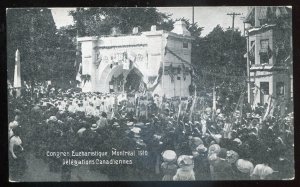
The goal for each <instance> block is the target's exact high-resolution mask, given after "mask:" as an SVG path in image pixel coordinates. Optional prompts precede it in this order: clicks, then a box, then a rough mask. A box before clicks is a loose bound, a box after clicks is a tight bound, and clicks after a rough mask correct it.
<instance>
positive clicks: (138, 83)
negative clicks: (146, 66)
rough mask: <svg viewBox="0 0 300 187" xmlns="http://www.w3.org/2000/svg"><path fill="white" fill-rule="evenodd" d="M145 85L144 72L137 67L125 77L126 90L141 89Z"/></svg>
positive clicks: (134, 90)
mask: <svg viewBox="0 0 300 187" xmlns="http://www.w3.org/2000/svg"><path fill="white" fill-rule="evenodd" d="M143 85H144V82H143V74H142V73H141V72H140V71H139V70H138V69H137V68H133V69H131V70H130V71H129V73H128V74H127V76H126V78H125V83H124V91H125V92H136V91H140V89H142V88H141V87H142V86H143Z"/></svg>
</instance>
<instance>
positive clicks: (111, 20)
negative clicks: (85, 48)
mask: <svg viewBox="0 0 300 187" xmlns="http://www.w3.org/2000/svg"><path fill="white" fill-rule="evenodd" d="M70 15H72V16H73V19H74V21H75V24H76V26H77V28H78V32H79V35H80V36H99V35H108V34H110V32H111V28H113V27H118V28H119V29H120V30H121V32H122V33H123V34H129V33H131V32H132V29H133V27H139V28H140V31H147V30H150V28H151V26H152V25H157V27H158V29H166V30H169V29H171V28H172V27H173V22H172V20H170V18H169V17H170V15H166V14H164V13H160V12H158V11H157V9H156V8H119V7H116V8H77V9H76V10H75V11H70Z"/></svg>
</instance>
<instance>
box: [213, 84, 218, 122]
mask: <svg viewBox="0 0 300 187" xmlns="http://www.w3.org/2000/svg"><path fill="white" fill-rule="evenodd" d="M216 100H217V99H216V87H215V83H214V87H213V108H212V109H213V116H212V118H213V119H214V118H215V114H216V110H217V101H216Z"/></svg>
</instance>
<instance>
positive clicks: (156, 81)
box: [147, 62, 163, 91]
mask: <svg viewBox="0 0 300 187" xmlns="http://www.w3.org/2000/svg"><path fill="white" fill-rule="evenodd" d="M162 74H163V63H162V62H160V67H159V69H158V76H157V77H156V79H155V81H154V82H153V83H152V84H151V85H149V84H148V85H147V90H148V91H153V90H155V88H156V87H157V85H158V84H159V83H160V82H161V78H162Z"/></svg>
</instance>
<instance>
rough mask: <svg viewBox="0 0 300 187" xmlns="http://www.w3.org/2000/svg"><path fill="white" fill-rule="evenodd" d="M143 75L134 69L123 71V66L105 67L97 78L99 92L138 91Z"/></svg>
mask: <svg viewBox="0 0 300 187" xmlns="http://www.w3.org/2000/svg"><path fill="white" fill-rule="evenodd" d="M143 77H144V75H143V74H142V73H141V71H140V70H139V69H137V68H136V67H132V68H130V69H124V67H123V65H122V64H120V65H114V66H110V65H107V66H106V67H105V68H104V69H103V71H102V73H101V75H100V76H99V80H98V81H99V84H98V85H99V86H100V87H101V92H106V93H109V92H123V91H125V92H132V91H138V89H139V87H140V84H142V83H143Z"/></svg>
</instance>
